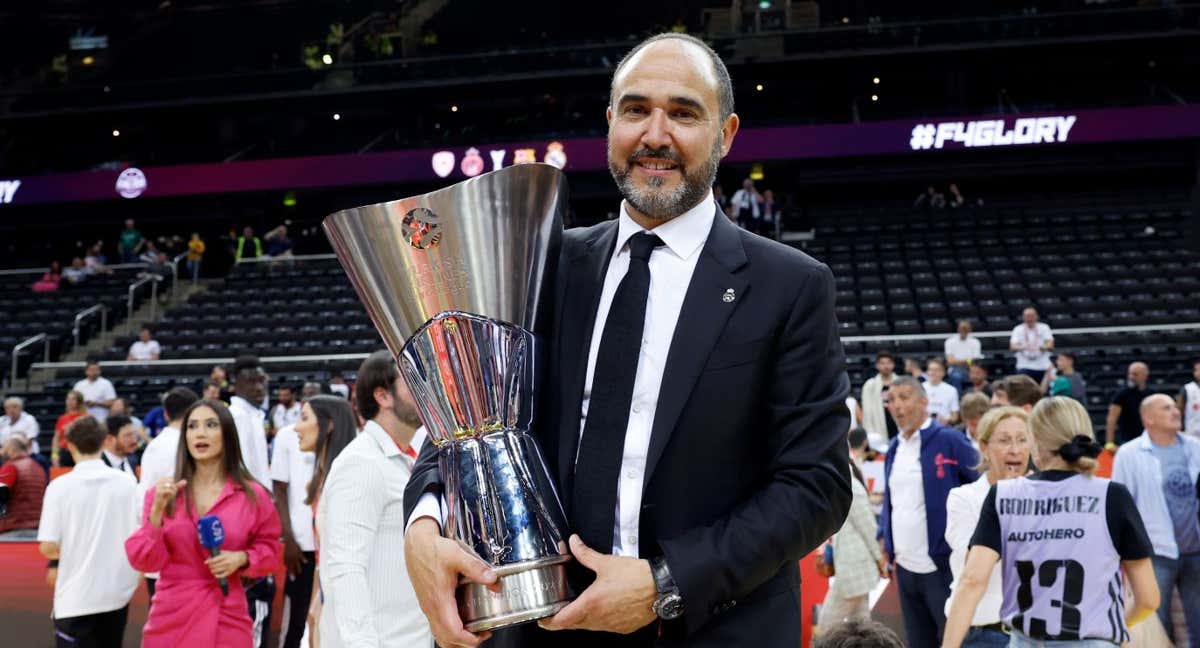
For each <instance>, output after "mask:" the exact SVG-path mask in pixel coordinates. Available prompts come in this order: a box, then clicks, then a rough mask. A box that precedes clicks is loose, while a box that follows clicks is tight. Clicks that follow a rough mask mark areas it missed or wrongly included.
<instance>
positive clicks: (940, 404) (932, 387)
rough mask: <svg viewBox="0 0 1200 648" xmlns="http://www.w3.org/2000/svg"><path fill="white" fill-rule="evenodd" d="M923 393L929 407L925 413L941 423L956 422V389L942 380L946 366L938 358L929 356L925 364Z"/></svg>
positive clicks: (949, 423)
mask: <svg viewBox="0 0 1200 648" xmlns="http://www.w3.org/2000/svg"><path fill="white" fill-rule="evenodd" d="M925 374H926V375H927V376H929V380H926V381H925V385H924V386H925V395H926V396H927V397H928V398H929V408H928V410H926V413H927V414H929V416H930V417H931V418H934V419H937V422H938V423H941V424H942V425H954V424H955V423H958V390H957V389H955V388H954V385H951V384H950V383H947V382H942V378H944V377H945V375H946V367H945V366H943V365H942V361H941V360H940V359H939V358H930V360H929V362H927V363H926V364H925Z"/></svg>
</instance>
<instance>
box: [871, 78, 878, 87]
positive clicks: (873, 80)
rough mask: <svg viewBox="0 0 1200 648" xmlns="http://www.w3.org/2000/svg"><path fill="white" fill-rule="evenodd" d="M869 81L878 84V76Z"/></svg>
mask: <svg viewBox="0 0 1200 648" xmlns="http://www.w3.org/2000/svg"><path fill="white" fill-rule="evenodd" d="M871 83H874V84H875V85H879V77H875V78H874V79H871Z"/></svg>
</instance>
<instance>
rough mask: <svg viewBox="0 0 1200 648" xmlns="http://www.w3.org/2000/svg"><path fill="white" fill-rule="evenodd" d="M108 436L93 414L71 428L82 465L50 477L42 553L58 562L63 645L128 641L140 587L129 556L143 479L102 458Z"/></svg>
mask: <svg viewBox="0 0 1200 648" xmlns="http://www.w3.org/2000/svg"><path fill="white" fill-rule="evenodd" d="M106 436H107V432H106V430H105V429H104V427H103V425H102V424H100V423H99V422H97V421H96V420H95V419H92V418H88V417H84V418H81V419H79V420H77V421H75V422H74V423H72V424H71V426H70V427H69V428H67V449H68V450H69V451H70V452H71V456H72V457H73V458H74V459H75V468H74V469H73V470H72V471H71V472H70V473H68V474H66V475H63V476H62V477H59V478H58V479H55V480H54V481H53V482H50V485H49V486H48V487H47V488H46V496H45V500H44V502H43V504H42V517H41V524H40V525H39V527H38V535H37V539H38V543H39V545H38V550H39V551H40V552H41V553H42V555H43V556H45V557H46V558H49V559H50V560H52V561H58V576H57V579H56V581H55V583H54V612H53V617H54V630H55V634H56V635H57V636H58V645H60V646H62V645H68V646H120V645H121V643H122V640H123V636H124V634H125V622H126V618H127V616H128V614H129V599H130V598H131V597H132V596H133V592H134V590H135V589H136V588H137V582H138V575H137V572H136V571H134V569H133V567H131V566H130V565H129V559H128V558H126V557H125V538H127V537H129V535H130V534H131V533H133V531H134V530H135V529H136V528H137V520H138V517H137V516H138V513H139V511H138V504H139V500H138V488H137V482H136V480H134V478H133V477H131V476H130V475H128V474H127V473H122V472H118V471H116V470H111V469H109V468H106V467H105V466H104V464H103V462H101V461H100V452H101V450H100V447H101V444H102V443H103V442H104V438H105V437H106Z"/></svg>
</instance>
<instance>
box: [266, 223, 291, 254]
mask: <svg viewBox="0 0 1200 648" xmlns="http://www.w3.org/2000/svg"><path fill="white" fill-rule="evenodd" d="M263 238H264V239H265V240H266V242H267V256H269V257H273V258H281V259H286V258H289V257H291V256H292V248H293V247H295V244H294V243H293V242H292V239H290V238H288V235H287V225H280V226H279V227H276V228H275V229H273V230H271V231H270V232H267V234H266V235H265V236H264V237H263Z"/></svg>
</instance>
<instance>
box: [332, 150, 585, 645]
mask: <svg viewBox="0 0 1200 648" xmlns="http://www.w3.org/2000/svg"><path fill="white" fill-rule="evenodd" d="M566 201H567V186H566V180H565V179H564V177H563V175H562V173H561V172H560V171H559V170H558V169H556V168H555V167H553V166H549V165H545V164H521V165H516V166H512V167H508V168H506V169H502V170H500V171H495V172H492V173H488V174H484V175H481V176H478V177H475V178H472V179H470V180H467V181H465V182H460V183H459V184H456V185H453V186H451V187H448V188H446V189H441V190H439V191H435V192H433V193H428V194H425V195H422V196H414V197H412V198H405V199H403V200H396V201H392V202H386V203H380V204H377V205H368V206H366V207H359V208H357V209H347V210H345V211H340V212H338V213H336V214H333V215H331V216H329V217H328V218H326V219H325V223H324V225H325V232H326V233H327V234H328V236H329V239H330V241H332V243H333V249H334V251H335V252H337V256H338V259H339V260H340V261H341V263H342V266H343V267H344V268H345V270H346V274H347V275H349V277H350V283H352V284H353V285H354V288H355V290H356V291H357V292H358V296H359V299H361V300H362V303H363V305H364V306H365V307H366V309H367V313H368V314H369V315H370V317H371V321H372V322H374V323H375V327H376V328H377V329H379V333H380V335H382V336H383V340H384V342H385V343H386V344H387V346H388V349H389V350H391V352H392V353H393V354H394V355H395V356H396V358H397V362H398V363H399V366H400V372H401V374H402V375H403V376H404V379H405V382H407V383H408V386H409V388H410V389H411V390H412V394H413V397H414V398H415V400H416V403H417V407H418V409H419V411H420V415H421V420H422V422H424V424H425V429H426V431H427V433H428V435H429V439H430V441H432V442H433V443H434V444H435V445H436V446H437V447H438V464H439V467H440V468H441V473H442V478H443V482H444V484H445V492H444V495H445V498H446V502H447V504H448V506H449V515H448V519H447V521H446V524H445V525H444V526H443V528H442V533H443V535H445V536H446V537H448V538H452V539H457V540H460V541H462V542H463V543H465V544H466V545H467V546H469V547H471V548H472V549H474V550H475V553H476V554H478V555H479V557H480V558H482V559H483V560H484V561H486V562H488V563H489V564H491V565H492V567H493V569H495V571H496V572H497V574H499V578H500V591H499V592H492V591H491V590H489V589H487V588H486V587H484V586H481V585H478V584H476V583H473V582H470V581H466V580H464V581H463V582H461V583H460V584H459V587H458V590H457V592H456V593H457V597H458V608H459V613H460V615H461V616H462V619H463V623H464V624H465V625H466V628H467V630H470V631H472V632H479V631H483V630H492V629H495V628H502V627H505V626H510V625H515V624H518V623H524V622H527V621H533V620H535V619H540V618H542V617H547V616H551V615H553V614H554V613H555V612H557V611H558V610H560V609H561V608H563V607H564V606H566V604H567V603H569V602H570V599H571V593H570V590H569V588H568V586H567V577H566V565H565V564H566V563H567V562H568V561H569V560H571V556H570V553H569V551H568V550H567V544H566V539H567V533H568V531H567V522H566V516H565V515H564V514H563V509H562V504H561V502H560V501H559V498H558V494H557V492H556V491H555V489H554V484H553V482H552V481H551V478H550V473H549V471H548V470H547V469H546V462H545V459H544V458H543V456H542V453H541V450H540V449H539V448H538V444H537V442H536V441H535V440H534V438H533V437H532V436H530V435H529V434H528V431H529V427H530V423H531V420H532V412H533V409H534V402H533V400H534V393H533V389H532V386H533V384H534V376H535V372H536V371H537V369H538V368H537V366H536V363H535V361H534V360H535V355H536V353H535V352H536V348H535V347H536V345H537V340H536V339H535V338H534V336H533V334H532V333H531V331H533V330H534V326H535V324H536V321H535V320H536V317H537V315H538V304H539V302H540V299H541V297H542V286H543V279H544V275H545V274H546V272H547V268H546V262H547V259H550V258H552V255H555V254H557V247H558V241H559V238H560V236H561V232H562V216H563V212H564V211H565V209H566ZM396 560H403V557H402V556H399V555H398V556H396Z"/></svg>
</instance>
